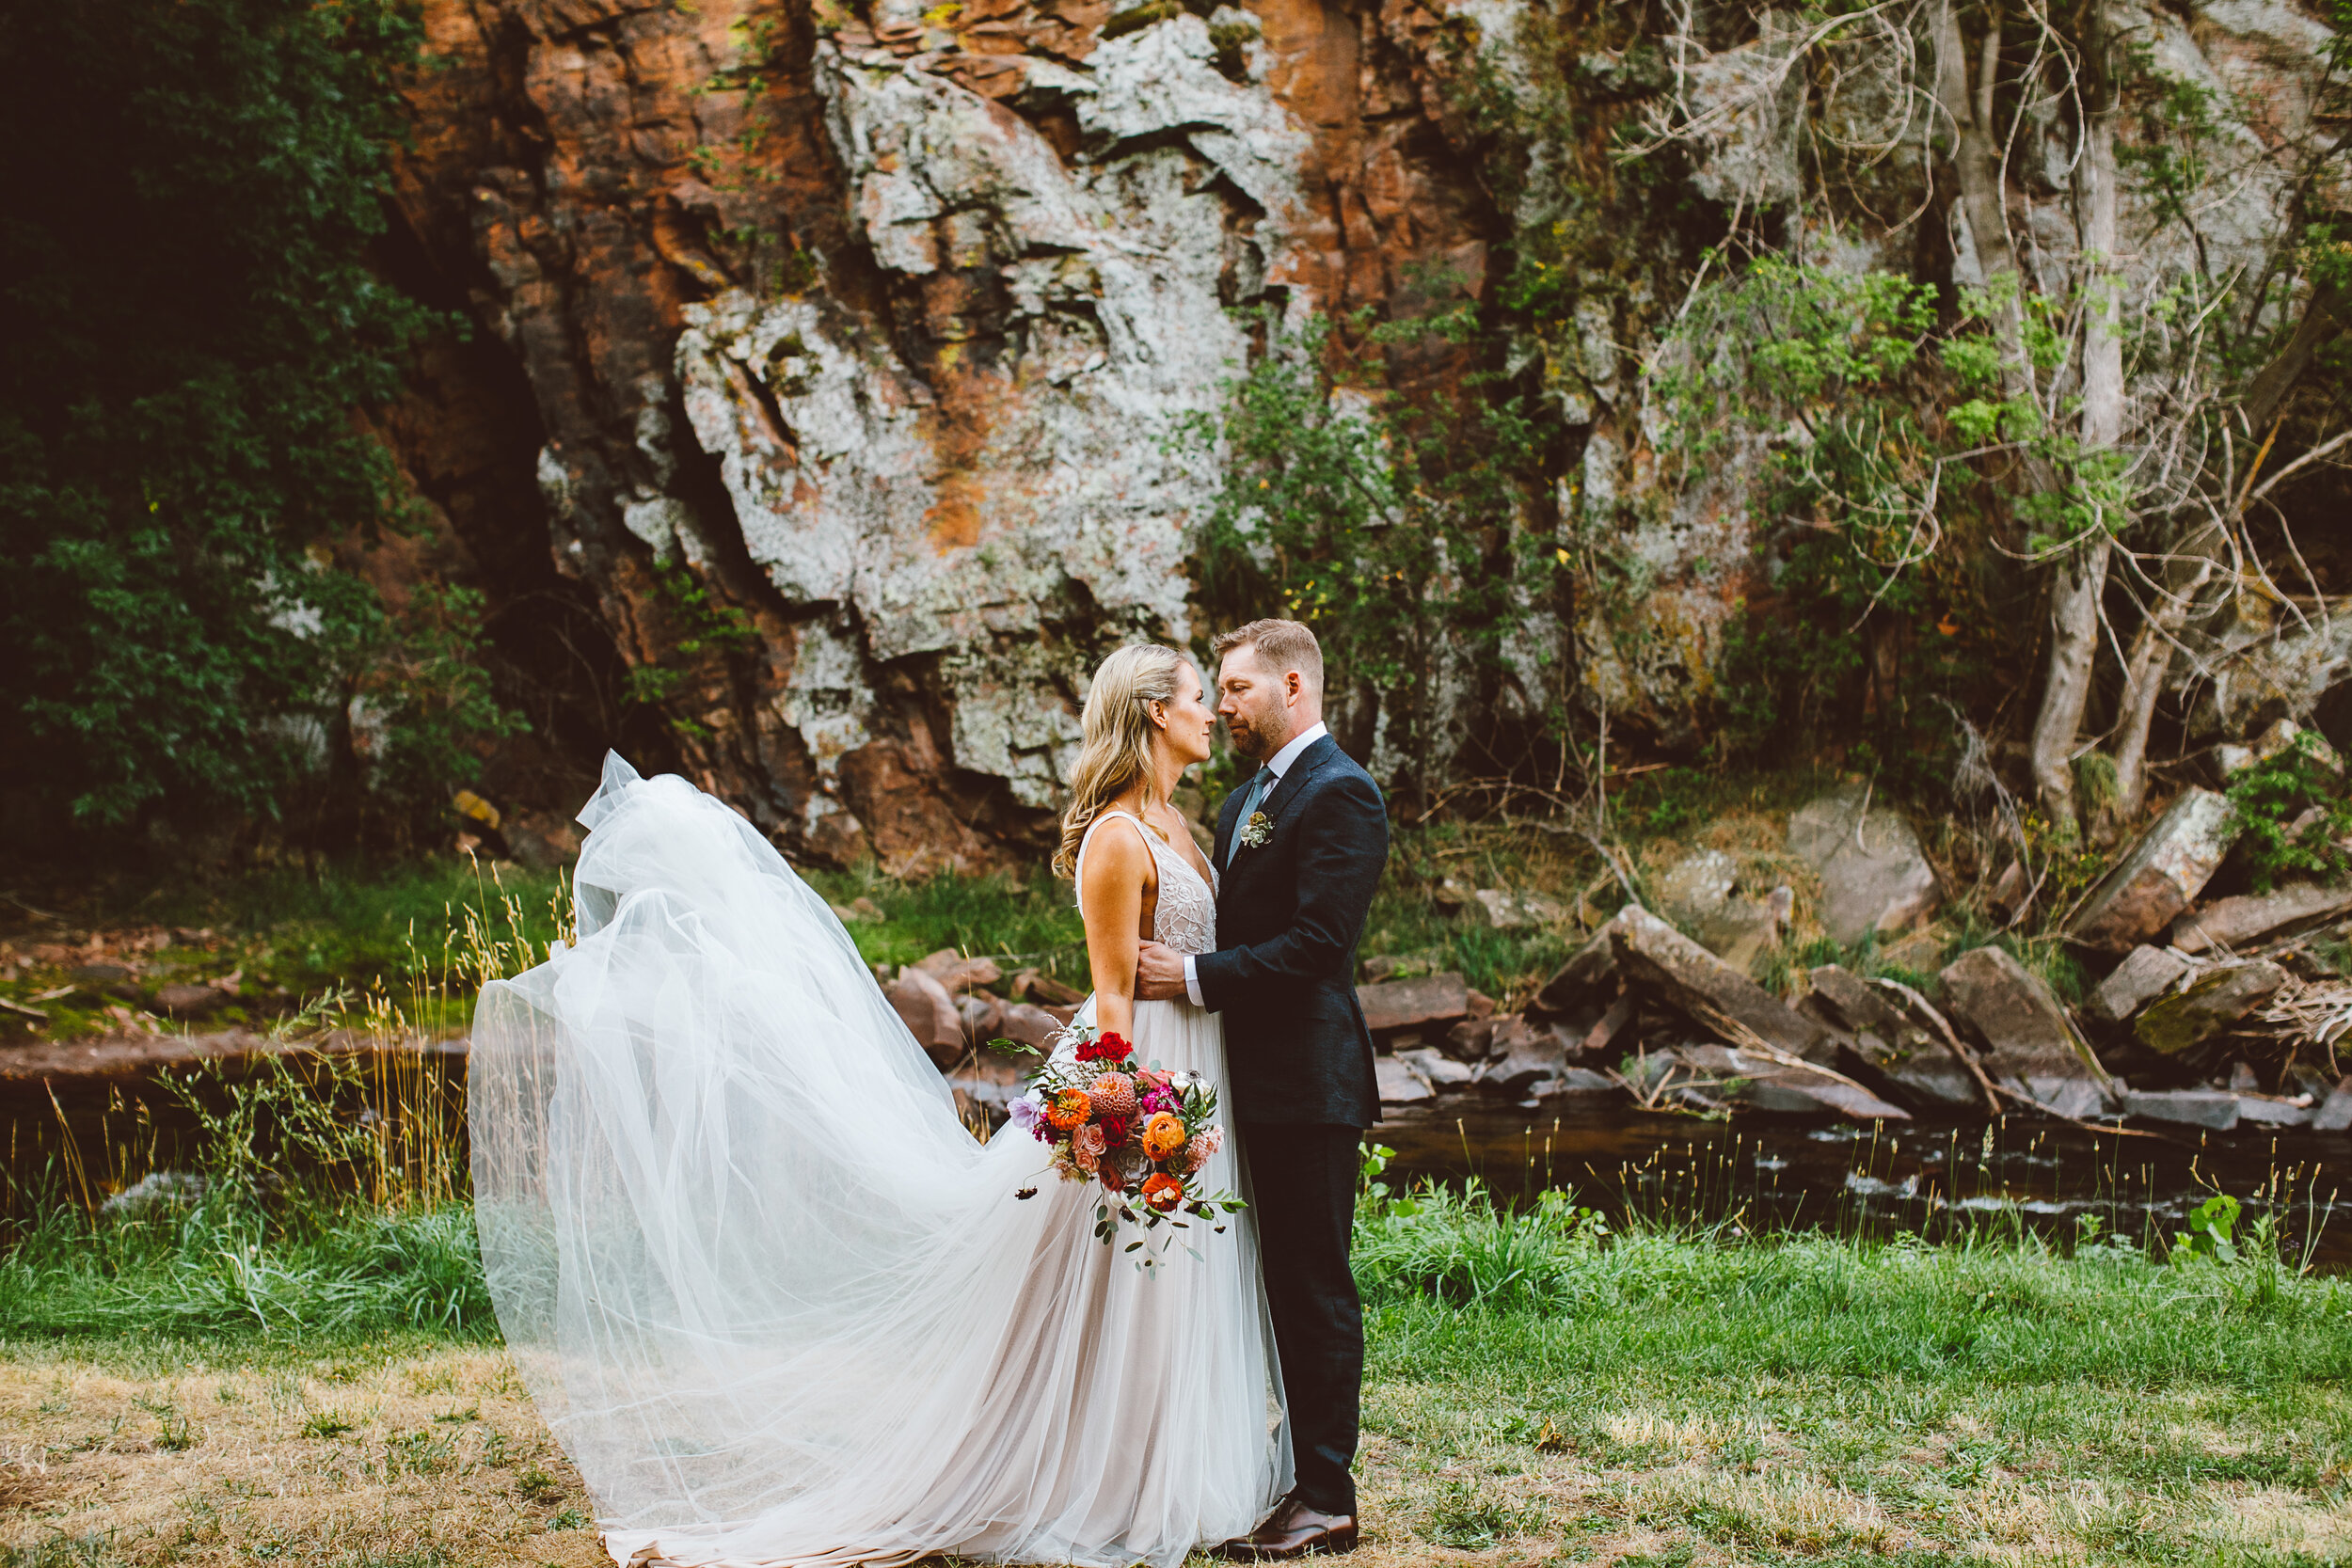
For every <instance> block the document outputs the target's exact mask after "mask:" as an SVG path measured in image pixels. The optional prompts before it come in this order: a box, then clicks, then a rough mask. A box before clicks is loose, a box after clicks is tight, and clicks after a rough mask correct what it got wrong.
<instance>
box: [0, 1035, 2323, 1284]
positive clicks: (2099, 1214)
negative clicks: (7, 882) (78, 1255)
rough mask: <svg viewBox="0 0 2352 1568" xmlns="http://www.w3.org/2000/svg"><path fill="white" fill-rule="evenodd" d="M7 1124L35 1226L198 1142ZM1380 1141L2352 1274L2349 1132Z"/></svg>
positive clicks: (1413, 1131)
mask: <svg viewBox="0 0 2352 1568" xmlns="http://www.w3.org/2000/svg"><path fill="white" fill-rule="evenodd" d="M406 1060H407V1062H408V1063H409V1064H410V1065H411V1066H410V1070H411V1071H413V1070H414V1069H415V1068H416V1067H417V1066H419V1065H421V1066H422V1067H423V1069H424V1074H423V1079H422V1081H421V1082H417V1083H414V1084H412V1085H409V1086H408V1087H407V1088H406V1089H405V1092H403V1093H402V1094H401V1095H399V1096H398V1097H397V1098H398V1099H399V1100H402V1101H410V1100H412V1098H413V1097H415V1096H416V1095H417V1092H418V1090H419V1089H421V1088H424V1087H425V1086H426V1085H431V1092H430V1093H428V1094H426V1095H424V1096H423V1098H425V1099H429V1100H432V1101H437V1102H438V1103H439V1104H441V1105H444V1106H446V1107H448V1108H449V1111H450V1112H451V1113H452V1122H451V1130H452V1132H453V1136H455V1137H456V1138H458V1139H460V1140H462V1137H463V1129H462V1118H461V1117H457V1116H456V1115H455V1112H456V1107H457V1106H458V1105H459V1104H460V1103H461V1097H462V1094H463V1082H464V1071H465V1063H464V1058H463V1056H462V1055H457V1054H454V1053H453V1054H451V1055H447V1056H439V1057H433V1058H428V1059H427V1060H426V1061H425V1062H424V1063H422V1064H419V1063H418V1059H417V1058H416V1057H414V1056H413V1055H412V1056H409V1057H407V1058H406ZM230 1076H232V1077H233V1076H234V1074H233V1073H232V1074H230ZM365 1077H366V1079H367V1086H366V1087H364V1088H362V1089H361V1090H360V1092H359V1094H358V1098H357V1099H355V1101H354V1102H353V1103H352V1104H351V1106H350V1107H349V1110H350V1111H351V1112H352V1113H353V1114H355V1115H364V1114H367V1106H368V1104H369V1103H370V1102H376V1103H383V1102H385V1101H388V1100H389V1099H390V1098H393V1097H389V1096H387V1095H386V1094H385V1093H384V1092H383V1080H382V1078H381V1075H380V1067H378V1066H377V1065H375V1064H371V1066H370V1067H369V1068H368V1069H366V1070H365ZM200 1098H201V1099H202V1100H204V1101H206V1102H208V1103H211V1104H213V1105H215V1106H218V1105H220V1104H221V1103H222V1102H223V1101H225V1100H226V1098H227V1096H226V1094H225V1092H224V1090H223V1088H222V1085H221V1084H220V1082H219V1080H218V1079H212V1080H210V1081H209V1082H207V1083H206V1084H205V1085H204V1088H203V1089H202V1090H201V1091H200ZM0 1122H5V1123H6V1127H5V1130H0V1138H5V1140H6V1142H5V1147H6V1150H7V1153H6V1173H7V1176H8V1179H9V1180H8V1188H9V1191H8V1194H7V1198H6V1201H4V1202H0V1212H13V1213H14V1214H16V1215H17V1216H20V1217H21V1216H22V1215H23V1214H24V1212H25V1210H26V1208H27V1206H28V1204H29V1203H30V1202H32V1201H35V1200H36V1199H37V1195H39V1194H42V1193H46V1194H48V1195H50V1196H52V1197H53V1198H54V1197H57V1196H63V1197H65V1198H67V1199H68V1200H69V1201H84V1200H86V1199H85V1198H84V1195H85V1194H87V1195H89V1196H90V1197H91V1198H103V1196H104V1195H105V1194H106V1193H107V1192H109V1191H112V1190H119V1188H120V1187H121V1186H123V1185H124V1184H126V1183H127V1182H128V1181H131V1180H136V1179H137V1178H138V1177H139V1176H142V1175H144V1174H146V1173H147V1172H148V1171H150V1170H154V1169H181V1170H185V1169H189V1168H191V1167H192V1166H193V1164H195V1156H196V1154H197V1148H196V1145H197V1143H198V1141H199V1138H198V1128H197V1123H196V1118H195V1117H193V1116H192V1115H191V1114H190V1113H189V1111H188V1109H187V1108H186V1106H185V1105H183V1103H181V1102H180V1101H177V1100H176V1099H175V1098H174V1097H172V1096H171V1095H169V1094H168V1093H167V1092H166V1091H164V1090H163V1089H162V1088H161V1086H159V1085H155V1084H153V1083H152V1082H144V1083H142V1082H129V1083H119V1084H102V1083H93V1082H88V1081H84V1082H81V1083H60V1084H59V1085H57V1087H56V1091H55V1098H54V1099H53V1098H52V1091H51V1090H50V1088H49V1086H48V1085H42V1084H39V1083H35V1084H23V1083H17V1084H8V1085H0ZM68 1132H71V1134H72V1135H71V1139H70V1147H71V1148H72V1153H71V1155H69V1154H68V1152H67V1149H68V1148H69V1138H68V1136H67V1134H68ZM1371 1136H1372V1137H1374V1138H1375V1139H1376V1140H1377V1141H1379V1142H1381V1143H1385V1144H1387V1145H1389V1146H1390V1147H1391V1148H1394V1149H1395V1150H1396V1151H1397V1157H1396V1159H1395V1160H1394V1162H1392V1163H1391V1165H1390V1168H1389V1180H1390V1181H1391V1184H1395V1183H1397V1182H1399V1181H1409V1180H1414V1179H1417V1178H1419V1177H1422V1176H1430V1177H1437V1178H1439V1179H1442V1180H1448V1181H1458V1180H1463V1179H1465V1178H1468V1177H1470V1176H1476V1177H1478V1178H1479V1179H1480V1180H1484V1181H1485V1182H1486V1184H1487V1186H1488V1187H1489V1188H1490V1189H1492V1190H1493V1191H1494V1192H1495V1193H1496V1194H1497V1195H1498V1196H1501V1197H1503V1198H1505V1199H1512V1200H1516V1199H1518V1198H1522V1197H1524V1196H1529V1195H1531V1194H1533V1193H1534V1192H1536V1191H1539V1190H1541V1189H1542V1188H1544V1187H1548V1186H1561V1187H1567V1188H1571V1189H1573V1190H1574V1191H1575V1192H1576V1194H1577V1195H1578V1200H1579V1201H1580V1202H1582V1203H1585V1204H1589V1205H1591V1206H1592V1207H1594V1208H1597V1209H1599V1210H1602V1211H1603V1212H1607V1213H1610V1214H1612V1215H1615V1216H1623V1215H1627V1214H1637V1215H1645V1216H1649V1217H1653V1218H1661V1219H1677V1220H1692V1219H1695V1220H1699V1221H1703V1222H1713V1221H1730V1222H1733V1223H1736V1224H1738V1225H1740V1227H1743V1228H1745V1229H1748V1230H1751V1231H1755V1230H1772V1229H1786V1228H1792V1227H1825V1228H1829V1229H1834V1230H1839V1231H1844V1232H1849V1233H1855V1232H1859V1233H1866V1234H1874V1235H1890V1234H1894V1233H1897V1232H1900V1231H1914V1232H1917V1233H1919V1234H1921V1235H1923V1236H1925V1237H1927V1238H1929V1239H1931V1240H1932V1239H1938V1238H1943V1237H1949V1236H1954V1235H1959V1234H1963V1233H1965V1232H1967V1231H1970V1230H1976V1229H1981V1228H1983V1227H2026V1228H2028V1229H2031V1230H2033V1231H2036V1232H2038V1233H2041V1234H2043V1235H2046V1236H2049V1237H2051V1238H2053V1239H2054V1240H2057V1241H2060V1242H2072V1241H2074V1240H2075V1239H2076V1238H2077V1237H2079V1236H2080V1235H2081V1234H2083V1230H2084V1225H2085V1221H2086V1220H2090V1221H2093V1222H2095V1223H2096V1224H2097V1225H2098V1226H2099V1227H2102V1228H2103V1229H2104V1230H2105V1231H2106V1232H2107V1233H2109V1234H2114V1235H2118V1236H2121V1237H2123V1238H2125V1239H2128V1240H2131V1241H2135V1242H2146V1241H2149V1240H2152V1239H2162V1238H2169V1236H2170V1235H2171V1234H2172V1233H2173V1232H2175V1231H2177V1230H2178V1229H2180V1228H2181V1227H2182V1225H2183V1222H2184V1220H2185V1216H2186V1214H2187V1212H2188V1211H2189V1210H2190V1209H2191V1208H2193V1207H2194V1206H2195V1205H2196V1204H2198V1203H2200V1202H2201V1201H2203V1199H2204V1198H2205V1196H2207V1195H2209V1194H2211V1193H2214V1192H2217V1191H2218V1192H2225V1193H2228V1194H2230V1195H2231V1196H2234V1197H2237V1198H2238V1199H2240V1200H2241V1201H2243V1202H2244V1203H2245V1204H2246V1216H2245V1220H2244V1221H2242V1222H2241V1224H2245V1223H2249V1222H2250V1221H2251V1220H2252V1219H2253V1218H2254V1217H2255V1216H2256V1215H2258V1214H2263V1213H2267V1214H2270V1215H2272V1216H2273V1217H2274V1219H2275V1222H2276V1224H2277V1225H2278V1227H2279V1229H2280V1234H2281V1236H2282V1237H2283V1239H2284V1245H2285V1250H2286V1252H2287V1253H2288V1255H2289V1256H2291V1257H2294V1258H2297V1259H2303V1258H2308V1259H2309V1261H2310V1262H2311V1263H2312V1266H2314V1267H2315V1268H2319V1269H2323V1270H2327V1271H2328V1272H2342V1271H2344V1270H2346V1269H2352V1136H2347V1135H2345V1134H2344V1133H2331V1132H2304V1131H2284V1132H2265V1133H2260V1134H2231V1135H2228V1136H2206V1137H2204V1138H2200V1137H2199V1136H2197V1135H2195V1134H2191V1133H2185V1132H2184V1133H2182V1134H2180V1135H2177V1136H2164V1137H2147V1136H2134V1135H2122V1134H2117V1133H2112V1132H2090V1131H2088V1130H2086V1129H2081V1128H2077V1127H2074V1126H2071V1125H2068V1124H2065V1123H2053V1122H2048V1121H2042V1120H2030V1119H2025V1118H2008V1119H2004V1120H2002V1121H1999V1122H1994V1123H1992V1124H1990V1125H1987V1124H1986V1123H1983V1122H1967V1123H1943V1124H1937V1123H1931V1122H1913V1123H1909V1124H1897V1125H1881V1126H1877V1127H1870V1126H1857V1125H1855V1124H1851V1123H1836V1124H1827V1125H1825V1124H1822V1123H1820V1122H1815V1121H1803V1120H1794V1119H1780V1118H1772V1117H1755V1116H1749V1117H1740V1118H1739V1119H1737V1120H1734V1121H1728V1122H1724V1121H1702V1120H1699V1119H1697V1118H1695V1117H1679V1116H1659V1115H1649V1114H1645V1113H1641V1112H1637V1111H1631V1110H1615V1109H1603V1110H1597V1111H1584V1112H1580V1113H1577V1114H1572V1115H1554V1114H1549V1113H1536V1112H1529V1111H1519V1110H1499V1109H1490V1108H1486V1107H1485V1106H1470V1107H1466V1108H1464V1109H1463V1110H1461V1111H1459V1112H1457V1111H1454V1110H1452V1109H1440V1110H1438V1111H1437V1112H1435V1113H1432V1114H1425V1115H1419V1116H1414V1117H1410V1119H1406V1118H1405V1117H1399V1119H1396V1120H1392V1121H1390V1122H1387V1123H1384V1124H1383V1125H1381V1126H1380V1127H1377V1128H1375V1129H1374V1130H1373V1132H1372V1133H1371ZM456 1153H457V1158H458V1159H459V1160H460V1161H462V1158H463V1155H462V1149H460V1150H458V1151H456Z"/></svg>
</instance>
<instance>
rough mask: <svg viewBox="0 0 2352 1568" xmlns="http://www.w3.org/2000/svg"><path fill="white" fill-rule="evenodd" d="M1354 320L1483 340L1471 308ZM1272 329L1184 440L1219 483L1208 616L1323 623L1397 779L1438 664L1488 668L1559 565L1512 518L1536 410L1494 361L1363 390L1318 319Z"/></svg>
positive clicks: (1416, 333)
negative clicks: (1368, 696)
mask: <svg viewBox="0 0 2352 1568" xmlns="http://www.w3.org/2000/svg"><path fill="white" fill-rule="evenodd" d="M1356 325H1357V326H1358V327H1359V330H1360V331H1361V333H1362V335H1363V336H1364V338H1365V339H1366V340H1367V341H1369V342H1370V343H1371V344H1372V345H1373V346H1374V347H1375V348H1379V347H1394V346H1397V345H1401V344H1409V343H1413V342H1415V341H1437V342H1440V343H1445V344H1448V345H1451V346H1453V347H1454V348H1457V349H1467V350H1469V351H1470V352H1471V353H1473V354H1475V353H1478V352H1480V351H1481V349H1482V348H1483V346H1484V341H1483V337H1482V328H1481V327H1480V325H1479V323H1478V320H1477V317H1476V315H1475V313H1474V312H1473V311H1471V310H1470V309H1461V310H1449V311H1442V312H1438V313H1436V314H1433V315H1430V316H1425V317H1422V318H1418V319H1416V320H1413V321H1409V322H1400V323H1391V324H1388V325H1380V326H1375V325H1373V324H1372V323H1370V322H1369V321H1368V320H1367V321H1359V323H1357V324H1356ZM1267 327H1268V333H1269V337H1270V342H1269V346H1268V349H1267V352H1266V353H1265V354H1264V355H1263V356H1262V357H1260V358H1259V359H1258V360H1257V361H1256V362H1255V363H1254V364H1252V365H1250V366H1249V367H1248V370H1247V371H1246V372H1244V373H1242V374H1240V375H1238V376H1235V377H1232V379H1230V380H1229V381H1228V382H1227V383H1226V387H1225V394H1226V396H1225V404H1224V407H1223V408H1222V409H1221V410H1220V411H1219V412H1217V413H1216V414H1215V415H1196V416H1193V417H1192V418H1190V419H1188V420H1185V421H1184V424H1183V425H1182V426H1181V427H1180V429H1179V432H1178V435H1177V437H1176V447H1177V450H1178V451H1181V452H1184V453H1185V454H1187V455H1189V456H1191V457H1193V458H1195V459H1196V460H1199V461H1202V462H1206V463H1211V464H1215V465H1216V466H1217V468H1218V471H1219V473H1220V474H1221V476H1222V480H1223V483H1222V487H1221V488H1220V490H1219V492H1218V494H1217V497H1216V500H1215V501H1214V503H1213V504H1212V506H1211V509H1210V512H1209V515H1208V517H1207V518H1206V519H1205V521H1204V523H1203V525H1202V528H1201V531H1200V577H1199V582H1200V600H1201V602H1202V605H1203V607H1204V609H1206V610H1208V611H1209V615H1210V618H1211V619H1213V620H1216V621H1222V622H1225V623H1228V624H1231V623H1232V622H1235V621H1242V620H1248V619H1252V618H1254V617H1256V616H1259V615H1263V614H1267V613H1270V612H1273V611H1276V610H1279V612H1280V613H1282V614H1284V615H1286V616H1289V617H1291V618H1293V619H1295V620H1300V621H1304V622H1306V623H1307V624H1308V625H1309V626H1312V627H1314V629H1315V634H1316V636H1317V638H1318V639H1319V640H1320V641H1322V643H1323V647H1324V657H1325V659H1326V661H1327V665H1328V667H1330V668H1331V669H1333V670H1336V671H1342V672H1344V673H1345V674H1346V677H1347V678H1348V679H1349V680H1350V681H1352V682H1355V683H1358V684H1359V685H1360V686H1361V687H1363V688H1366V689H1369V690H1370V691H1371V692H1372V693H1373V694H1374V695H1375V699H1376V701H1377V702H1378V704H1379V706H1380V714H1381V721H1382V731H1381V733H1382V737H1383V740H1384V741H1385V743H1386V744H1387V745H1388V746H1389V747H1391V749H1393V751H1394V752H1395V753H1396V754H1397V755H1399V756H1400V757H1402V758H1403V759H1404V760H1405V761H1406V763H1407V764H1408V768H1407V769H1406V775H1405V776H1406V777H1407V778H1411V779H1419V778H1422V777H1425V776H1426V774H1427V764H1428V763H1429V761H1430V760H1431V757H1432V754H1433V747H1434V745H1435V742H1436V739H1437V736H1438V732H1439V730H1440V729H1441V728H1442V726H1443V724H1444V722H1445V720H1446V716H1445V715H1443V714H1440V713H1438V711H1437V710H1436V703H1437V693H1438V687H1439V685H1440V679H1441V676H1442V675H1443V674H1445V673H1448V672H1449V667H1451V673H1455V674H1461V673H1470V672H1477V671H1493V670H1496V669H1499V668H1500V662H1501V647H1502V643H1503V641H1505V640H1506V639H1508V638H1509V637H1510V636H1511V634H1512V633H1513V632H1514V631H1515V630H1517V629H1518V628H1519V627H1521V626H1524V625H1526V623H1527V621H1528V619H1529V617H1530V615H1531V613H1532V612H1533V610H1534V607H1535V605H1536V604H1537V602H1538V598H1539V595H1541V594H1543V593H1544V592H1545V590H1546V588H1547V587H1548V585H1549V579H1550V576H1551V574H1552V573H1553V572H1554V571H1556V570H1557V567H1558V564H1559V562H1556V561H1555V560H1554V558H1553V554H1552V551H1551V550H1550V548H1549V545H1548V543H1543V542H1538V541H1537V540H1536V538H1535V537H1534V533H1533V532H1532V531H1530V530H1529V529H1528V528H1526V527H1525V526H1524V525H1523V523H1522V521H1521V516H1522V514H1523V513H1524V512H1525V511H1526V510H1527V507H1528V498H1529V493H1530V492H1529V485H1530V483H1531V481H1532V477H1533V475H1534V472H1535V469H1536V463H1535V460H1534V459H1535V451H1536V447H1537V442H1538V436H1537V434H1536V430H1535V426H1534V420H1533V419H1532V418H1531V416H1530V414H1529V411H1528V410H1527V409H1526V407H1525V406H1524V405H1523V404H1522V402H1521V400H1520V399H1519V398H1518V396H1516V395H1515V394H1513V393H1512V392H1511V391H1510V389H1509V388H1508V387H1507V386H1505V385H1503V384H1502V378H1500V377H1498V376H1496V375H1493V374H1490V373H1486V372H1471V373H1470V374H1469V375H1468V376H1467V377H1465V378H1464V379H1463V381H1462V382H1461V383H1460V384H1459V385H1457V386H1455V387H1454V388H1450V389H1446V390H1442V391H1438V392H1427V393H1419V394H1414V395H1406V394H1404V393H1400V392H1395V391H1389V390H1381V389H1377V388H1374V389H1367V388H1363V387H1360V386H1355V385H1351V384H1349V383H1348V381H1347V380H1346V379H1345V378H1344V377H1343V375H1342V374H1341V373H1339V371H1340V367H1341V366H1342V364H1343V358H1342V355H1341V353H1340V350H1339V347H1338V345H1337V344H1336V342H1335V341H1334V335H1333V332H1332V329H1331V325H1330V324H1329V323H1328V322H1327V321H1324V320H1322V319H1320V318H1318V319H1317V320H1315V321H1313V322H1311V323H1310V324H1309V325H1308V326H1307V327H1306V328H1305V329H1304V330H1303V331H1301V332H1300V333H1298V334H1296V335H1295V336H1286V335H1282V334H1281V333H1280V331H1279V325H1278V324H1277V322H1276V320H1275V318H1273V317H1272V316H1271V315H1269V316H1268V318H1267Z"/></svg>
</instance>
